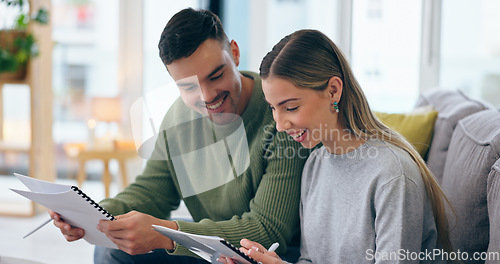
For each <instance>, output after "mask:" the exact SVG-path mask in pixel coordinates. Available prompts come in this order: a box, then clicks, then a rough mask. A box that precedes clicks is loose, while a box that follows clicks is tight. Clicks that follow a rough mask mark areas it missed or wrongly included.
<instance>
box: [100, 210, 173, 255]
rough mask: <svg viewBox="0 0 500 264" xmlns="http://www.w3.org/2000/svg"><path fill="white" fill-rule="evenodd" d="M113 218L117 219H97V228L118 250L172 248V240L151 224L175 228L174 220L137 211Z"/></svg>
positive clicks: (137, 251)
mask: <svg viewBox="0 0 500 264" xmlns="http://www.w3.org/2000/svg"><path fill="white" fill-rule="evenodd" d="M115 218H116V219H117V220H114V221H107V220H101V221H99V225H98V226H97V229H99V230H100V231H101V232H103V233H104V234H105V235H106V236H107V237H108V238H109V239H111V241H113V243H115V244H116V245H117V246H118V248H119V249H120V250H122V251H125V252H127V253H128V254H131V255H137V254H144V253H148V252H149V251H151V250H153V249H157V248H165V249H173V248H174V243H173V241H172V240H171V239H169V238H168V237H166V236H164V235H162V234H160V233H158V232H156V231H155V230H153V229H152V228H151V225H161V226H165V227H168V228H172V229H175V230H177V229H179V227H178V226H177V224H176V223H175V222H172V221H168V220H161V219H158V218H155V217H153V216H150V215H147V214H143V213H140V212H137V211H131V212H129V213H126V214H124V215H119V216H115Z"/></svg>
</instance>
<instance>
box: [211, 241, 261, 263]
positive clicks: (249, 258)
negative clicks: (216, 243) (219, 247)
mask: <svg viewBox="0 0 500 264" xmlns="http://www.w3.org/2000/svg"><path fill="white" fill-rule="evenodd" d="M220 242H221V243H222V244H224V245H226V246H228V247H229V248H231V249H232V250H233V251H234V252H236V254H238V255H240V256H241V257H242V258H244V259H246V260H247V261H249V262H250V263H252V264H259V262H257V261H256V260H255V259H253V258H251V257H250V256H247V255H246V254H245V253H243V252H241V251H240V250H239V249H237V248H236V247H235V246H233V244H231V243H229V242H227V241H226V240H224V239H223V240H221V241H220Z"/></svg>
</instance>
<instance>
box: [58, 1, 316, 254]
mask: <svg viewBox="0 0 500 264" xmlns="http://www.w3.org/2000/svg"><path fill="white" fill-rule="evenodd" d="M159 49H160V57H161V59H162V61H163V63H164V64H165V66H166V68H167V70H168V72H169V73H170V75H171V76H172V77H173V79H174V80H175V81H176V84H177V86H178V87H179V89H180V94H181V99H182V100H181V99H178V100H177V101H176V102H175V103H174V105H173V106H172V107H171V109H170V110H169V111H168V113H167V114H166V116H165V119H164V121H163V123H162V126H161V129H160V133H159V136H158V139H157V142H156V146H155V150H154V151H153V154H152V155H151V157H150V159H149V160H148V163H147V165H146V167H145V169H144V172H143V173H142V174H141V175H139V176H138V177H137V179H136V181H135V183H133V184H131V185H130V186H129V187H127V188H126V189H125V190H123V192H121V193H119V194H118V195H117V196H116V197H115V198H111V199H105V200H103V201H102V202H101V203H100V205H101V206H103V207H104V208H105V209H106V210H107V211H109V212H110V213H112V214H113V215H115V216H116V218H117V220H115V221H101V222H100V224H99V226H98V229H99V230H101V231H102V232H104V233H105V234H106V235H107V236H108V237H109V238H110V239H111V240H112V241H113V242H114V243H115V244H116V245H117V246H118V248H119V249H120V250H115V249H105V248H96V251H95V255H94V257H95V262H96V263H108V262H109V263H116V262H120V263H121V262H127V261H128V262H131V263H135V262H145V263H156V262H162V263H206V262H205V261H203V260H200V259H197V258H193V257H192V256H195V255H194V254H193V253H191V252H189V251H188V250H187V249H186V248H184V247H182V246H181V245H177V244H176V243H174V242H173V241H172V240H170V239H168V238H167V237H165V236H163V235H161V234H159V233H158V232H156V231H154V230H152V229H151V225H152V224H156V225H162V226H166V227H169V228H172V229H177V230H181V231H184V232H189V233H196V234H201V235H216V236H220V237H223V238H225V239H226V240H228V241H229V242H231V243H233V244H234V245H237V246H238V245H239V241H240V239H242V238H248V239H251V240H254V241H258V242H259V243H261V244H262V245H264V246H270V245H271V244H272V243H274V242H279V243H280V245H281V246H280V247H279V248H278V250H277V252H278V253H284V252H285V251H286V250H287V245H289V244H290V243H291V241H292V238H293V237H294V236H295V235H297V232H298V230H299V217H298V215H299V214H298V208H299V197H300V176H301V172H302V168H303V165H304V163H305V160H306V158H307V156H308V154H309V151H307V150H306V149H302V148H300V145H299V144H298V143H297V142H294V141H293V140H290V139H289V138H288V136H287V135H286V134H285V133H278V132H277V131H276V128H275V123H274V121H273V117H272V112H271V110H270V109H269V107H268V105H267V103H266V102H265V100H264V95H263V93H262V87H261V80H260V77H259V76H258V74H256V73H252V72H239V71H238V70H237V66H238V64H239V56H240V52H239V48H238V45H237V44H236V42H235V41H234V40H233V41H229V40H228V38H227V36H226V35H225V33H224V30H223V29H222V25H221V23H220V21H219V19H218V17H217V16H216V15H214V14H213V13H211V12H210V11H206V10H193V9H184V10H182V11H180V12H178V13H177V14H176V15H174V16H173V17H172V19H171V20H170V21H169V22H168V23H167V25H166V27H165V29H164V31H163V33H162V35H161V39H160V43H159ZM181 199H182V200H183V201H184V203H185V204H186V206H187V208H188V210H189V212H190V213H191V215H192V217H193V220H194V222H189V221H181V220H176V221H170V220H168V219H169V217H170V212H171V211H172V210H175V209H176V208H177V207H178V205H179V203H180V201H181ZM50 213H51V216H52V217H53V218H54V219H55V220H56V221H54V222H55V225H56V226H57V227H59V228H60V229H61V231H62V233H63V234H64V235H65V237H66V239H67V240H68V241H74V240H77V239H80V238H81V237H83V234H84V232H83V230H82V229H79V228H71V227H70V226H69V225H67V224H66V223H64V222H63V221H62V220H61V219H60V217H59V215H57V214H56V213H54V212H50ZM165 249H166V250H165ZM152 250H153V252H152V253H148V252H151V251H152ZM155 261H156V262H155Z"/></svg>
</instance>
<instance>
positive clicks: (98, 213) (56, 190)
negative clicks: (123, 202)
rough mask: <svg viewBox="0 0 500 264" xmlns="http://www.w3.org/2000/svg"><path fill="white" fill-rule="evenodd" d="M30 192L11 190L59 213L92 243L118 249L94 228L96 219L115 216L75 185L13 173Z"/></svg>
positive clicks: (107, 218)
mask: <svg viewBox="0 0 500 264" xmlns="http://www.w3.org/2000/svg"><path fill="white" fill-rule="evenodd" d="M14 175H16V177H17V178H18V179H19V180H20V181H21V182H22V183H23V184H24V185H25V186H26V187H28V189H30V191H22V190H15V189H10V190H12V191H13V192H16V193H17V194H20V195H22V196H24V197H26V198H28V199H30V200H32V201H34V202H37V203H39V204H41V205H43V206H45V207H47V208H49V209H51V210H52V211H54V212H57V213H58V214H60V215H61V218H62V219H63V220H64V221H65V222H66V223H68V224H70V225H71V226H75V227H80V228H82V229H83V230H85V236H84V237H83V239H85V240H86V241H87V242H89V243H90V244H93V245H97V246H102V247H108V248H117V246H116V245H115V244H114V243H113V242H112V241H111V240H110V239H109V238H108V237H107V236H106V235H104V233H102V232H101V231H99V230H97V224H99V220H101V219H102V220H115V218H114V217H113V216H112V215H111V214H110V213H109V212H107V211H106V210H105V209H104V208H102V207H101V206H99V204H97V203H96V202H95V201H94V200H92V199H91V198H90V197H89V196H87V195H86V194H85V193H84V192H82V190H80V189H79V188H78V187H76V186H71V185H64V184H57V183H52V182H47V181H42V180H37V179H34V178H31V177H28V176H24V175H20V174H17V173H14Z"/></svg>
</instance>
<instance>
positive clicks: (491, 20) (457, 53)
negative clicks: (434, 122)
mask: <svg viewBox="0 0 500 264" xmlns="http://www.w3.org/2000/svg"><path fill="white" fill-rule="evenodd" d="M499 13H500V2H499V1H496V0H480V1H475V0H443V7H442V22H441V65H440V66H441V67H440V77H441V78H440V86H441V87H443V88H448V89H460V90H462V91H464V92H465V93H466V94H467V95H469V96H470V97H473V98H480V99H482V100H485V101H488V102H490V103H492V104H493V105H495V106H496V107H500V34H498V32H500V16H498V14H499Z"/></svg>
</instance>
